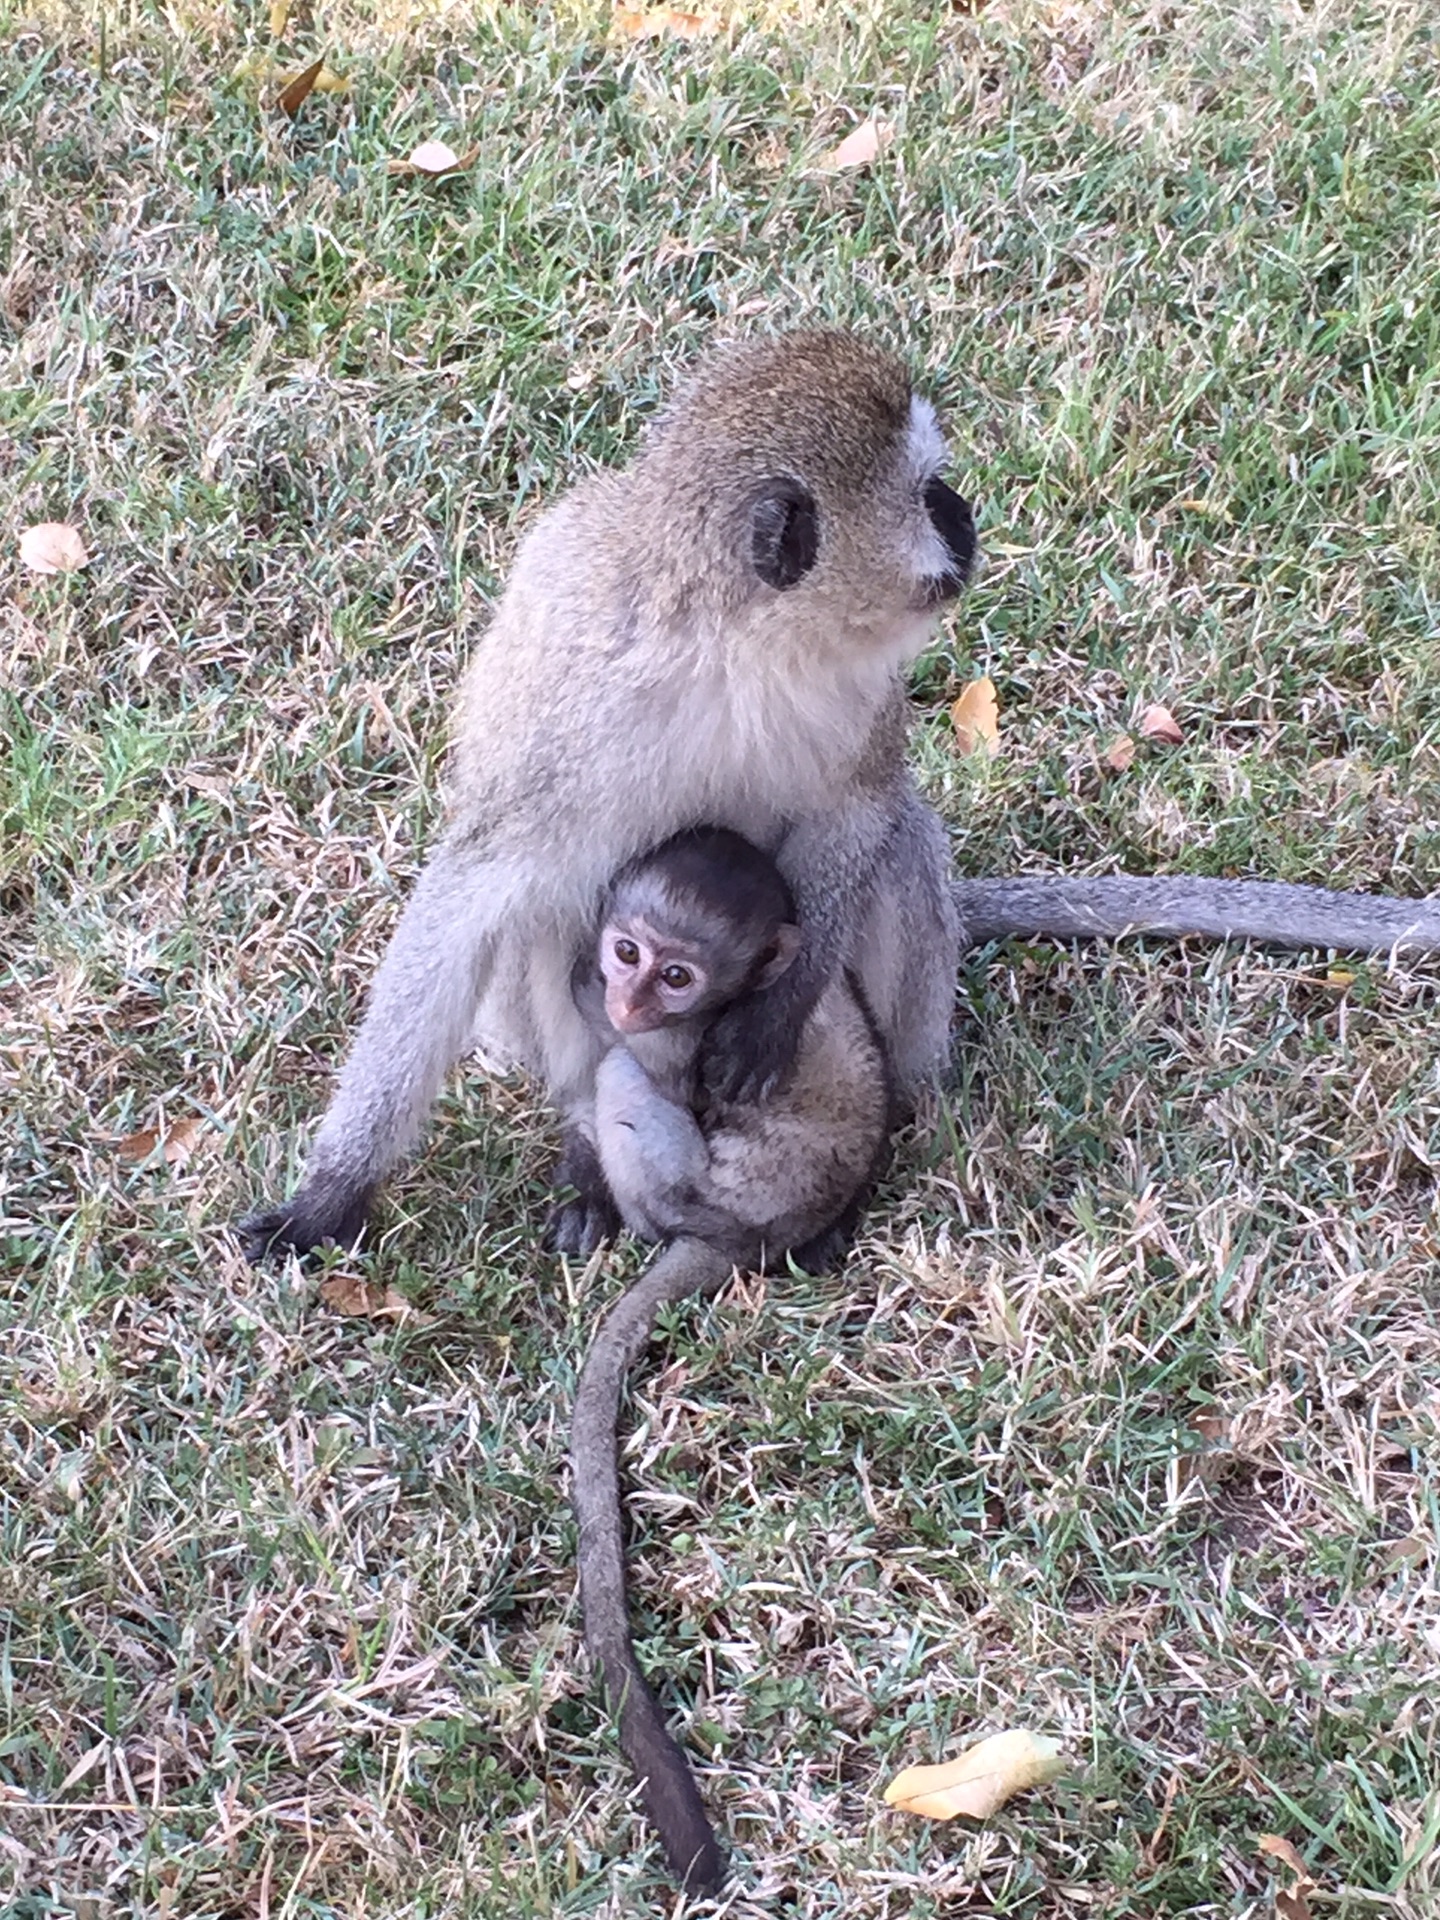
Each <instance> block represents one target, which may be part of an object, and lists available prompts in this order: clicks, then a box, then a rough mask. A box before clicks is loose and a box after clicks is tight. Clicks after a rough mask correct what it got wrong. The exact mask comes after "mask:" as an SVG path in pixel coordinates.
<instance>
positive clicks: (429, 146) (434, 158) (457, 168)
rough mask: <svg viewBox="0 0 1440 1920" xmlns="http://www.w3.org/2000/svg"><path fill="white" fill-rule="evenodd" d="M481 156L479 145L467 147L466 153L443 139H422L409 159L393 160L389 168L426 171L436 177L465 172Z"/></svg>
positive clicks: (402, 170) (392, 170)
mask: <svg viewBox="0 0 1440 1920" xmlns="http://www.w3.org/2000/svg"><path fill="white" fill-rule="evenodd" d="M479 158H480V149H479V147H478V146H476V147H467V148H466V150H465V152H464V153H456V151H455V149H454V148H453V147H449V146H446V144H445V142H444V141H443V140H422V141H421V142H420V144H419V146H418V147H416V149H415V151H414V152H413V153H412V154H411V155H410V157H409V159H408V160H391V161H390V162H389V163H388V170H389V171H390V172H391V173H424V174H428V175H429V176H430V177H431V178H432V179H435V178H438V176H439V175H441V174H442V173H464V172H465V170H466V169H467V168H468V167H473V166H474V164H475V162H476V161H477V160H478V159H479Z"/></svg>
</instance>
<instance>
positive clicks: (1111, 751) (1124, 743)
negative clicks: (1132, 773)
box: [1105, 733, 1135, 773]
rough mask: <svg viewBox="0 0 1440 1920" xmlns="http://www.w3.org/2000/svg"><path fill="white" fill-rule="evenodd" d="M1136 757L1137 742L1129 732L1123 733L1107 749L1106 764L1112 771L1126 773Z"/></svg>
mask: <svg viewBox="0 0 1440 1920" xmlns="http://www.w3.org/2000/svg"><path fill="white" fill-rule="evenodd" d="M1134 759H1135V742H1134V741H1133V740H1132V739H1131V738H1130V736H1129V734H1128V733H1122V734H1121V735H1120V736H1119V737H1118V739H1115V740H1112V741H1111V742H1110V745H1109V746H1108V747H1107V748H1106V749H1105V764H1106V766H1107V767H1109V769H1110V771H1111V772H1112V773H1124V772H1125V771H1126V769H1127V768H1128V767H1129V766H1131V765H1132V764H1133V762H1134Z"/></svg>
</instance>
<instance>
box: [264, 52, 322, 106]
mask: <svg viewBox="0 0 1440 1920" xmlns="http://www.w3.org/2000/svg"><path fill="white" fill-rule="evenodd" d="M324 71H325V61H324V59H323V58H321V59H319V60H312V61H311V62H310V64H309V66H308V67H306V68H305V70H304V72H303V73H297V74H295V75H293V77H292V78H291V79H289V80H287V81H286V82H285V85H284V86H283V87H282V88H281V89H280V93H279V96H278V97H277V99H276V101H275V104H276V106H277V107H279V108H280V109H281V111H282V112H283V113H288V114H289V115H290V118H291V119H292V120H293V119H294V118H295V115H296V114H297V113H298V112H299V111H300V109H301V107H303V106H304V104H305V102H306V101H307V100H308V99H309V98H310V96H311V94H312V93H313V92H314V91H315V82H316V81H317V80H318V79H319V78H320V76H321V74H322V73H323V72H324Z"/></svg>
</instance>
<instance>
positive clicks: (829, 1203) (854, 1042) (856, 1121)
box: [704, 979, 891, 1261]
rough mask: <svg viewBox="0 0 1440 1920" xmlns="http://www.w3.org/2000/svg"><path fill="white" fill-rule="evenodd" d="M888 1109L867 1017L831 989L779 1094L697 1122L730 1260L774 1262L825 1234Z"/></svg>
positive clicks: (877, 1139) (835, 985)
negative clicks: (732, 1233)
mask: <svg viewBox="0 0 1440 1920" xmlns="http://www.w3.org/2000/svg"><path fill="white" fill-rule="evenodd" d="M890 1101H891V1086H890V1074H889V1069H888V1065H887V1062H886V1059H885V1051H884V1048H883V1047H882V1045H881V1043H880V1041H879V1040H878V1038H877V1037H876V1033H875V1028H874V1025H873V1023H872V1021H871V1019H870V1016H869V1014H868V1013H867V1011H866V1009H865V1008H864V1007H863V1006H862V1005H861V1003H860V1000H859V998H858V996H857V994H856V993H855V991H854V990H853V988H852V987H851V985H850V984H849V982H848V981H847V980H844V979H840V980H836V981H833V982H832V983H831V984H830V986H829V987H827V989H826V990H825V992H824V993H823V994H822V995H821V998H820V1001H819V1004H818V1005H817V1006H816V1008H815V1011H814V1012H813V1013H812V1014H811V1016H810V1018H809V1019H808V1020H807V1021H806V1023H805V1033H804V1037H803V1039H802V1040H801V1043H800V1052H799V1055H798V1057H797V1059H796V1064H795V1069H794V1071H793V1073H792V1074H791V1076H790V1078H789V1079H788V1081H787V1082H786V1083H785V1084H784V1086H783V1087H781V1088H780V1089H779V1091H777V1092H776V1093H773V1094H771V1095H770V1096H769V1098H767V1099H765V1100H762V1101H760V1102H758V1103H753V1104H752V1103H747V1104H744V1105H737V1106H733V1107H731V1106H722V1107H717V1108H713V1109H712V1110H711V1112H710V1113H709V1114H708V1115H707V1116H706V1119H705V1123H704V1126H705V1134H706V1139H707V1143H708V1145H709V1148H710V1156H711V1179H712V1182H713V1197H714V1199H715V1201H716V1203H717V1204H718V1205H721V1206H724V1207H726V1208H727V1209H728V1210H729V1211H730V1212H731V1213H732V1215H733V1217H734V1220H735V1225H736V1235H737V1238H736V1243H735V1245H734V1246H733V1247H731V1248H727V1249H726V1251H727V1252H729V1253H730V1254H731V1257H732V1258H734V1259H736V1260H737V1261H746V1260H752V1259H754V1258H755V1257H756V1254H757V1251H763V1253H764V1254H765V1255H766V1256H767V1257H770V1258H773V1257H775V1256H777V1255H779V1254H780V1253H783V1252H784V1251H785V1250H786V1249H789V1248H793V1247H799V1246H803V1245H804V1244H805V1243H806V1242H807V1241H809V1240H814V1239H816V1238H817V1237H818V1236H819V1235H821V1234H823V1233H825V1232H826V1231H827V1230H828V1229H829V1228H830V1227H832V1226H833V1225H834V1224H835V1222H836V1221H837V1220H838V1219H839V1218H840V1216H841V1214H843V1213H844V1212H845V1210H846V1208H847V1207H848V1206H849V1205H850V1203H851V1202H852V1201H853V1200H854V1199H855V1196H856V1195H857V1193H860V1192H862V1191H863V1190H864V1188H865V1186H866V1184H867V1183H868V1181H869V1179H870V1177H871V1174H872V1173H873V1171H874V1168H875V1165H876V1163H877V1161H878V1159H879V1156H880V1152H881V1149H882V1147H883V1145H884V1142H885V1138H886V1134H887V1132H888V1129H889V1125H890Z"/></svg>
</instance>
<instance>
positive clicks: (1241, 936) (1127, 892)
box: [955, 873, 1440, 954]
mask: <svg viewBox="0 0 1440 1920" xmlns="http://www.w3.org/2000/svg"><path fill="white" fill-rule="evenodd" d="M955 906H956V909H957V911H958V912H959V915H960V919H961V922H962V925H963V928H964V935H965V939H966V941H967V942H968V943H969V944H970V945H972V946H973V945H978V944H979V943H980V942H981V941H983V940H1003V939H1005V938H1007V937H1008V936H1009V935H1011V934H1020V935H1027V934H1035V935H1045V934H1048V935H1051V936H1053V937H1054V938H1057V939H1063V940H1072V939H1073V940H1084V939H1114V938H1116V937H1117V936H1119V935H1121V934H1126V933H1156V934H1161V935H1164V936H1180V935H1185V934H1201V935H1208V936H1210V937H1211V938H1214V939H1219V940H1259V941H1264V942H1267V943H1268V944H1269V945H1271V946H1279V947H1291V948H1294V947H1340V948H1343V949H1345V950H1347V951H1349V952H1352V953H1410V954H1414V953H1433V952H1435V951H1437V950H1440V899H1430V900H1400V899H1396V898H1395V897H1394V896H1393V895H1390V894H1384V893H1332V892H1331V891H1330V890H1329V889H1328V888H1327V887H1300V886H1292V885H1290V884H1289V883H1287V882H1284V881H1279V880H1210V879H1197V878H1195V877H1193V876H1192V875H1190V874H1176V875H1173V876H1171V877H1169V878H1161V877H1154V878H1136V877H1134V876H1132V875H1129V874H1105V875H1103V876H1096V877H1093V878H1086V877H1073V876H1071V875H1068V874H1054V875H1051V874H1038V873H1037V874H1025V875H1020V876H1017V877H1016V878H1014V879H1006V880H987V879H976V880H957V881H956V882H955Z"/></svg>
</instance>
